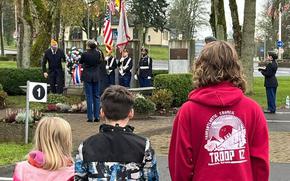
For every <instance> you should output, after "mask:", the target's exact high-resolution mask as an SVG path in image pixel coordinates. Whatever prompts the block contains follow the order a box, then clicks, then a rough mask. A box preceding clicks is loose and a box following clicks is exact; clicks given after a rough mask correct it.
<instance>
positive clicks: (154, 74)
mask: <svg viewBox="0 0 290 181" xmlns="http://www.w3.org/2000/svg"><path fill="white" fill-rule="evenodd" d="M152 74H153V77H156V76H157V75H159V74H168V70H153V71H152Z"/></svg>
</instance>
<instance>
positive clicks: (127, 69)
mask: <svg viewBox="0 0 290 181" xmlns="http://www.w3.org/2000/svg"><path fill="white" fill-rule="evenodd" d="M118 66H119V84H120V85H121V86H124V87H127V88H129V87H130V82H131V76H132V74H131V71H132V67H133V61H132V58H130V57H129V56H128V50H127V49H124V50H123V51H122V58H121V59H120V61H119V63H118Z"/></svg>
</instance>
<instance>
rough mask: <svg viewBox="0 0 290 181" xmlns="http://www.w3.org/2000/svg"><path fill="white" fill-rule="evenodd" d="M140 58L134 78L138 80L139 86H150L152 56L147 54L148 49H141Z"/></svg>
mask: <svg viewBox="0 0 290 181" xmlns="http://www.w3.org/2000/svg"><path fill="white" fill-rule="evenodd" d="M141 56H142V57H141V59H140V61H139V65H138V68H137V74H135V76H134V78H135V79H136V80H139V84H140V87H150V86H152V81H151V80H152V58H151V57H149V56H148V49H147V48H142V49H141Z"/></svg>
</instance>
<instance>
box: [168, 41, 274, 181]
mask: <svg viewBox="0 0 290 181" xmlns="http://www.w3.org/2000/svg"><path fill="white" fill-rule="evenodd" d="M241 69H242V67H241V65H240V61H239V57H238V55H237V52H236V50H235V49H234V48H233V47H232V46H231V45H230V44H229V43H227V42H225V41H215V42H211V43H209V44H207V45H205V47H204V48H203V50H202V51H201V54H200V56H199V58H198V59H197V61H196V62H195V68H194V87H195V88H196V89H195V90H193V91H192V92H191V93H189V95H188V101H187V102H185V103H184V104H183V105H182V107H181V108H180V109H179V111H178V113H177V115H176V117H175V120H174V125H173V130H172V135H171V141H170V148H169V171H170V176H171V179H172V181H181V180H182V181H198V180H210V181H221V180H235V181H246V180H247V181H253V180H263V181H268V180H269V167H270V164H269V135H268V134H269V132H268V127H267V123H266V119H265V115H264V113H263V111H262V109H261V107H260V106H259V105H258V104H257V103H256V102H255V101H253V100H252V99H251V98H248V97H247V96H246V95H245V90H246V81H245V79H244V76H243V74H242V71H241Z"/></svg>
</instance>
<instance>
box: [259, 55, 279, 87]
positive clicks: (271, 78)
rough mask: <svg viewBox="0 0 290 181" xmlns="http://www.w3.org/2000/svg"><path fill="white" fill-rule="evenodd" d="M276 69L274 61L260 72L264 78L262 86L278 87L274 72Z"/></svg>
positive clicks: (276, 65)
mask: <svg viewBox="0 0 290 181" xmlns="http://www.w3.org/2000/svg"><path fill="white" fill-rule="evenodd" d="M277 69H278V64H277V62H276V61H275V60H273V61H272V62H270V63H269V64H268V65H267V66H266V69H265V70H261V73H262V74H263V75H264V77H265V82H264V86H265V87H278V81H277V78H276V76H275V75H276V72H277Z"/></svg>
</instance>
